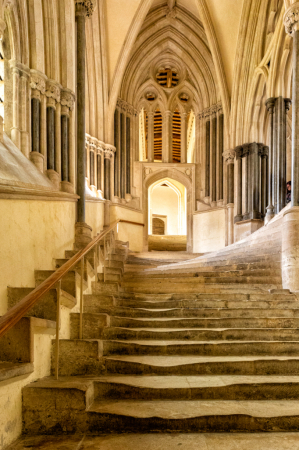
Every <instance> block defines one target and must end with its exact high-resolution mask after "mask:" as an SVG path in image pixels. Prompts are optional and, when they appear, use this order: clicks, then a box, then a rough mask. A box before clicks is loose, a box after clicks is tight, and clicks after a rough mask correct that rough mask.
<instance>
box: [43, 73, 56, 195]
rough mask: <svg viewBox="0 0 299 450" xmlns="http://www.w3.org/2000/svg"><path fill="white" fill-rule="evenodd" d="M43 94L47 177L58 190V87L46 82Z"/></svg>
mask: <svg viewBox="0 0 299 450" xmlns="http://www.w3.org/2000/svg"><path fill="white" fill-rule="evenodd" d="M45 94H46V99H47V124H46V125H47V127H46V129H47V176H48V178H49V179H50V180H51V182H52V183H53V184H54V186H55V187H56V189H57V190H58V189H59V183H60V175H59V173H58V171H57V170H56V167H57V154H56V143H57V141H56V132H57V131H58V130H57V128H56V123H55V116H56V108H57V105H58V103H60V87H59V86H58V84H57V83H56V82H54V81H50V80H48V81H47V83H46V92H45Z"/></svg>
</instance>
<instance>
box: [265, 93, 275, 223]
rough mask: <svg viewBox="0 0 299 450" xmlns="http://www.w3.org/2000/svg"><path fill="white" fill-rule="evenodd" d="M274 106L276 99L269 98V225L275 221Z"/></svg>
mask: <svg viewBox="0 0 299 450" xmlns="http://www.w3.org/2000/svg"><path fill="white" fill-rule="evenodd" d="M274 106H275V99H274V98H269V99H268V100H267V101H266V107H267V109H268V111H269V114H270V146H269V160H268V167H269V174H268V206H267V213H266V216H265V224H267V223H268V222H269V221H270V220H271V219H273V217H274V215H275V213H274V205H273V152H274Z"/></svg>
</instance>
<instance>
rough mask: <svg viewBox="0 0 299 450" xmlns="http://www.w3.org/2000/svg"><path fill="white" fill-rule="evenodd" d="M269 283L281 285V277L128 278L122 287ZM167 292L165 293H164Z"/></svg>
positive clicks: (187, 286)
mask: <svg viewBox="0 0 299 450" xmlns="http://www.w3.org/2000/svg"><path fill="white" fill-rule="evenodd" d="M269 283H271V284H274V285H276V284H277V285H281V276H271V277H262V276H250V277H243V276H240V277H236V276H235V277H217V276H213V277H202V276H197V277H194V276H193V277H165V278H163V277H157V278H154V279H150V278H140V279H137V278H130V279H124V280H123V286H124V287H125V288H128V287H133V288H134V290H136V289H138V290H137V292H138V291H139V289H140V288H143V289H144V288H147V289H149V288H150V291H155V290H156V289H157V288H158V289H159V287H163V289H164V290H165V289H167V288H168V287H169V286H170V287H171V286H173V285H175V286H178V289H184V288H190V287H192V285H194V286H197V289H198V286H201V285H203V284H208V285H209V284H256V285H258V284H266V285H268V284H269ZM166 292H167V291H166Z"/></svg>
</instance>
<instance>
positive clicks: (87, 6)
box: [75, 0, 96, 17]
mask: <svg viewBox="0 0 299 450" xmlns="http://www.w3.org/2000/svg"><path fill="white" fill-rule="evenodd" d="M75 3H76V14H80V15H85V16H87V17H90V16H92V14H93V12H94V8H95V4H96V1H95V0H75Z"/></svg>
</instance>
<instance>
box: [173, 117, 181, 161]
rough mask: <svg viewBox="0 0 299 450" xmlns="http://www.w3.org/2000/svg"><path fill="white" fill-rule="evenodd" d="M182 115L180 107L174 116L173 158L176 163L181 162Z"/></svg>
mask: <svg viewBox="0 0 299 450" xmlns="http://www.w3.org/2000/svg"><path fill="white" fill-rule="evenodd" d="M181 127H182V124H181V115H180V112H179V110H178V109H176V110H175V112H174V113H173V117H172V159H173V162H174V163H179V162H181Z"/></svg>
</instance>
